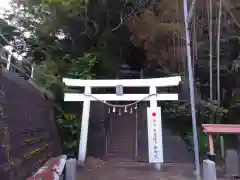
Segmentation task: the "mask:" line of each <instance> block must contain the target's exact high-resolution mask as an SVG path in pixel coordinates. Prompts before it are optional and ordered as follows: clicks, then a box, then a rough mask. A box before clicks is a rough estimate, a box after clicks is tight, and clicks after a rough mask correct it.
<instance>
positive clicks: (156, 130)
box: [147, 107, 163, 163]
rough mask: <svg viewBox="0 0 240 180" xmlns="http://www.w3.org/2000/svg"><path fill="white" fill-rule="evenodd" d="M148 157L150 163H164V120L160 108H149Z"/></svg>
mask: <svg viewBox="0 0 240 180" xmlns="http://www.w3.org/2000/svg"><path fill="white" fill-rule="evenodd" d="M147 124H148V157H149V162H150V163H162V162H163V144H162V119H161V108H160V107H156V108H153V107H148V108H147Z"/></svg>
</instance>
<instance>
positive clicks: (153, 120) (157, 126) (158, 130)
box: [63, 76, 181, 169]
mask: <svg viewBox="0 0 240 180" xmlns="http://www.w3.org/2000/svg"><path fill="white" fill-rule="evenodd" d="M180 81H181V77H180V76H175V77H166V78H153V79H117V80H82V79H69V78H63V82H64V83H65V85H66V86H72V87H85V91H84V93H82V94H81V93H65V94H64V101H83V111H82V125H81V132H80V142H79V143H80V144H79V151H78V161H79V162H80V163H82V164H83V163H84V161H85V158H86V149H87V140H88V137H87V135H88V124H89V112H90V102H91V101H97V100H100V101H140V100H143V101H150V107H149V108H148V109H147V111H148V152H149V162H150V163H156V164H159V167H158V169H159V168H160V164H161V163H163V143H162V119H161V109H160V107H157V101H175V100H178V94H171V93H165V94H161V93H160V94H158V93H157V87H170V86H178V85H179V83H180ZM117 86H121V87H148V88H149V94H122V95H117V94H91V88H92V87H117ZM156 112H157V113H156Z"/></svg>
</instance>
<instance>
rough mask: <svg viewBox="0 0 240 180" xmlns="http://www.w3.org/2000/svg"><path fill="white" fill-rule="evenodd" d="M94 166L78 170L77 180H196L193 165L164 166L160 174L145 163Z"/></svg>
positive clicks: (117, 163)
mask: <svg viewBox="0 0 240 180" xmlns="http://www.w3.org/2000/svg"><path fill="white" fill-rule="evenodd" d="M95 165H96V166H95V167H85V168H78V169H77V180H196V177H195V176H194V165H193V164H182V163H181V164H180V163H179V164H171V163H169V164H164V166H163V167H162V170H161V172H157V171H156V170H154V168H153V167H151V166H150V165H149V164H147V163H138V162H119V161H116V160H115V161H113V160H112V161H108V162H106V161H105V162H101V163H98V164H95ZM220 174H221V173H220ZM220 174H219V173H218V175H220ZM220 176H221V175H220ZM220 176H218V177H220ZM218 180H227V179H225V178H218Z"/></svg>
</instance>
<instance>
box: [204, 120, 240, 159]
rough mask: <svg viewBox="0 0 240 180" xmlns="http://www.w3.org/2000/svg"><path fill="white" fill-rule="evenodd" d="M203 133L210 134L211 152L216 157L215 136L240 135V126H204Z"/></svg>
mask: <svg viewBox="0 0 240 180" xmlns="http://www.w3.org/2000/svg"><path fill="white" fill-rule="evenodd" d="M202 128H203V132H205V133H207V134H208V138H209V150H210V151H209V152H210V155H214V142H213V136H214V135H215V134H218V133H221V134H240V125H236V124H202Z"/></svg>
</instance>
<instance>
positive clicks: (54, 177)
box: [27, 155, 67, 180]
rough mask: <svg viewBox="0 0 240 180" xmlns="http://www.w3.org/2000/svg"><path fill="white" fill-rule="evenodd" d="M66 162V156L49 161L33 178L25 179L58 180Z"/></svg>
mask: <svg viewBox="0 0 240 180" xmlns="http://www.w3.org/2000/svg"><path fill="white" fill-rule="evenodd" d="M66 160H67V156H66V155H62V156H58V157H54V158H51V159H49V160H48V161H47V162H46V163H45V164H44V165H43V166H42V167H41V168H40V169H39V170H38V171H37V172H36V173H35V174H34V175H33V176H31V177H29V178H27V180H45V179H46V180H59V179H60V176H61V175H62V173H63V170H64V167H65V164H66Z"/></svg>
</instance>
